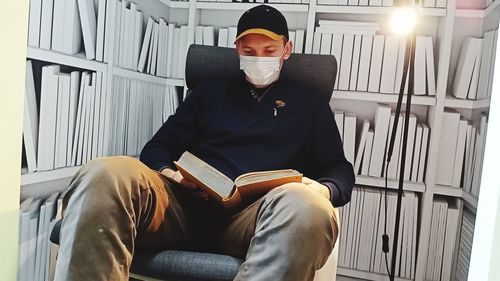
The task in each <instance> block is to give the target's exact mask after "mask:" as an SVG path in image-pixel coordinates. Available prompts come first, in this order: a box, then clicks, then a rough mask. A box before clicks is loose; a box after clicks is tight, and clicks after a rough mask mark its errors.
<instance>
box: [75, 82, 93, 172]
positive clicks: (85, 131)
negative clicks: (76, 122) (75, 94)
mask: <svg viewBox="0 0 500 281" xmlns="http://www.w3.org/2000/svg"><path fill="white" fill-rule="evenodd" d="M91 75H92V74H89V76H88V77H85V78H86V79H85V80H84V82H85V84H84V85H83V104H82V120H81V122H82V125H81V126H82V129H81V134H82V135H81V143H80V146H81V149H79V151H78V155H77V158H78V159H77V161H78V163H79V165H83V164H85V163H86V162H87V147H88V135H89V120H90V116H89V115H90V106H89V105H90V92H89V90H88V88H89V84H90V83H91V81H90V80H91Z"/></svg>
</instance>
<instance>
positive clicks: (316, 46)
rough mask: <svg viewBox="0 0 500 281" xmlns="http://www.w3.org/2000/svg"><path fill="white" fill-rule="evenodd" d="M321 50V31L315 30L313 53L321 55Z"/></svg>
mask: <svg viewBox="0 0 500 281" xmlns="http://www.w3.org/2000/svg"><path fill="white" fill-rule="evenodd" d="M320 50H321V33H319V32H314V35H313V46H312V54H315V55H319V52H320Z"/></svg>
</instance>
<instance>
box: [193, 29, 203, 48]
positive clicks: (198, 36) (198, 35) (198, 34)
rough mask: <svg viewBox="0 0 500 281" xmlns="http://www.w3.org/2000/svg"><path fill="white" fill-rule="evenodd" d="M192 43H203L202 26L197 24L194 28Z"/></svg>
mask: <svg viewBox="0 0 500 281" xmlns="http://www.w3.org/2000/svg"><path fill="white" fill-rule="evenodd" d="M194 43H195V44H196V45H203V26H201V25H197V26H196V27H195V29H194Z"/></svg>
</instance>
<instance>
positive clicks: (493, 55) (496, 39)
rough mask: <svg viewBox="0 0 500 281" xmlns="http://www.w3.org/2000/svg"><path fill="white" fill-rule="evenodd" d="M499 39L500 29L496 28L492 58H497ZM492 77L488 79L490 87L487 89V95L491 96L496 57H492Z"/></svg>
mask: <svg viewBox="0 0 500 281" xmlns="http://www.w3.org/2000/svg"><path fill="white" fill-rule="evenodd" d="M497 41H498V29H495V30H494V32H493V47H492V53H491V54H490V57H491V58H496V53H497ZM489 61H490V72H489V74H490V77H489V79H488V89H487V90H486V93H487V96H488V97H491V90H492V86H493V73H494V69H495V59H490V60H489Z"/></svg>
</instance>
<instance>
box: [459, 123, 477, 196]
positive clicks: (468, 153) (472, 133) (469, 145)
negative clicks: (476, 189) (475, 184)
mask: <svg viewBox="0 0 500 281" xmlns="http://www.w3.org/2000/svg"><path fill="white" fill-rule="evenodd" d="M466 138H467V140H466V144H465V171H464V174H465V175H464V181H463V187H462V188H463V189H464V190H465V191H467V192H470V187H471V183H472V180H471V177H472V176H471V173H472V167H473V165H472V164H473V162H472V159H473V158H474V144H475V139H476V128H475V127H474V126H472V125H471V124H469V125H467V134H466Z"/></svg>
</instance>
